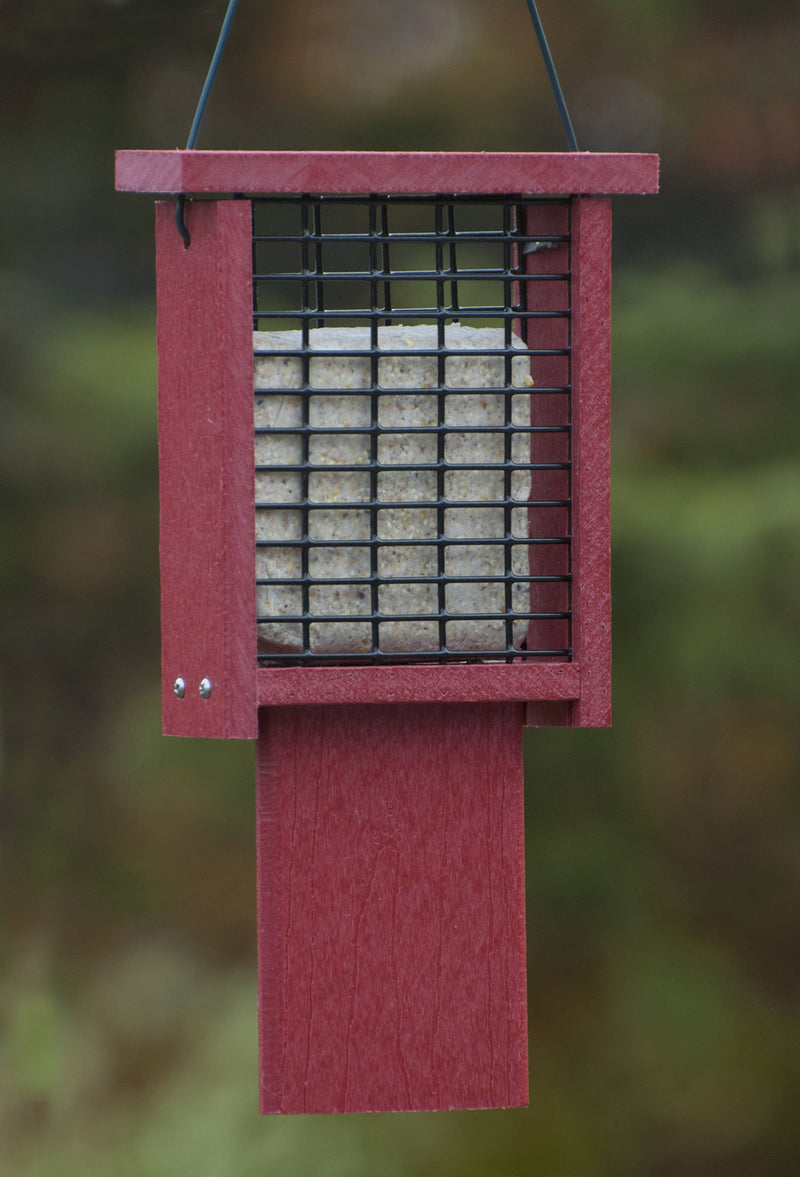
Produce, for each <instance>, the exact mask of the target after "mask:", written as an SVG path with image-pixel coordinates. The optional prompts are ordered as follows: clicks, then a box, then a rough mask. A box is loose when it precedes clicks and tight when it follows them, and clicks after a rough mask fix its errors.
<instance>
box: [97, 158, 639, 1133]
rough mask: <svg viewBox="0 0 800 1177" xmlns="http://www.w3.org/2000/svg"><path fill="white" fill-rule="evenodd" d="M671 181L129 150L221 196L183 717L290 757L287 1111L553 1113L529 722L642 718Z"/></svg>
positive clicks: (273, 1088)
mask: <svg viewBox="0 0 800 1177" xmlns="http://www.w3.org/2000/svg"><path fill="white" fill-rule="evenodd" d="M657 170H658V161H657V158H656V157H655V156H652V155H638V154H637V155H617V154H592V153H579V152H574V153H569V154H505V153H504V154H495V153H481V154H440V153H410V154H399V153H358V152H310V153H307V152H302V153H295V152H205V151H124V152H120V153H119V154H118V157H117V187H118V188H119V189H121V190H124V191H132V192H149V193H157V194H163V195H170V194H171V195H175V194H180V195H183V194H190V195H191V197H192V199H189V200H188V201H187V203H186V206H185V224H186V227H187V228H188V231H189V234H190V238H191V243H190V245H189V246H188V247H187V246H186V244H185V243H184V240H183V239H182V238H181V236H180V234H179V233H178V231H177V229H176V226H175V218H174V211H175V205H174V202H173V201H166V202H159V204H158V205H157V226H156V232H157V275H158V350H159V454H160V480H161V587H162V641H163V659H162V662H163V697H164V731H165V733H166V734H170V735H184V736H214V737H222V738H226V737H234V738H243V739H250V738H257V739H258V786H257V787H258V887H259V917H258V918H259V1007H260V1008H259V1024H260V1071H261V1108H262V1111H264V1112H357V1111H390V1110H414V1109H438V1108H477V1107H500V1106H518V1105H521V1104H524V1103H526V1102H527V1088H528V1081H527V1043H526V998H525V988H526V986H525V915H524V828H523V776H522V755H521V731H522V727H523V725H524V724H525V723H528V724H532V725H539V726H541V725H549V724H559V725H572V726H582V727H585V726H603V725H606V724H608V723H609V722H610V584H609V538H610V537H609V408H610V404H609V393H610V347H609V325H610V278H611V262H610V255H611V213H610V200H609V197H610V196H611V195H613V194H617V193H619V194H635V193H639V194H645V193H653V192H655V191H656V190H657ZM231 194H233V195H231ZM242 194H244V195H242Z"/></svg>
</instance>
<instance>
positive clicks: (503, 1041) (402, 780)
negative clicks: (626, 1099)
mask: <svg viewBox="0 0 800 1177" xmlns="http://www.w3.org/2000/svg"><path fill="white" fill-rule="evenodd" d="M260 716H261V726H260V736H259V744H258V749H259V759H258V809H257V821H258V827H257V837H258V887H259V1006H260V1019H259V1025H260V1075H261V1110H262V1111H263V1112H286V1113H292V1112H362V1111H399V1110H421V1109H439V1108H442V1109H445V1108H475V1107H505V1106H519V1105H521V1104H524V1103H526V1102H527V1043H526V984H525V916H524V830H523V782H522V759H521V740H520V731H521V718H522V713H521V706H520V705H519V704H515V703H505V704H497V703H491V704H476V705H466V704H462V705H449V704H444V705H440V706H421V705H410V706H386V707H382V706H377V707H309V708H303V707H288V708H280V707H279V708H269V709H267V708H265V709H262V711H261V712H260Z"/></svg>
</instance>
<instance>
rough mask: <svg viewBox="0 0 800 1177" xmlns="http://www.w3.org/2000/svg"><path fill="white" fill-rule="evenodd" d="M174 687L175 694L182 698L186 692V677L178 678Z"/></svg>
mask: <svg viewBox="0 0 800 1177" xmlns="http://www.w3.org/2000/svg"><path fill="white" fill-rule="evenodd" d="M172 689H173V691H174V692H175V694H176V695H177V696H178V698H179V699H182V698H183V696H184V695H185V694H186V679H185V678H176V679H175V682H174V683H173V684H172Z"/></svg>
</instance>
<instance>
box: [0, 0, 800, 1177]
mask: <svg viewBox="0 0 800 1177" xmlns="http://www.w3.org/2000/svg"><path fill="white" fill-rule="evenodd" d="M224 8H225V3H224V0H215V2H214V3H210V2H207V0H199V2H190V0H170V2H169V3H165V2H164V0H127V2H126V0H116V2H112V0H28V2H27V3H26V4H24V5H23V4H13V3H8V2H5V3H3V2H0V25H1V26H2V29H1V30H0V107H1V112H0V145H1V147H2V159H3V161H4V164H3V178H2V182H0V350H1V352H2V368H1V370H0V380H1V381H2V385H1V388H0V478H2V489H3V494H2V569H1V571H0V592H2V604H3V610H2V646H3V655H2V676H3V684H2V697H1V706H2V726H3V732H4V736H3V746H2V792H1V793H0V822H1V823H2V838H3V858H2V867H0V870H1V871H2V888H3V900H4V912H3V919H2V931H1V932H0V954H2V971H1V974H0V976H1V979H0V985H1V988H0V1171H2V1173H3V1177H5V1174H6V1173H8V1174H15V1175H20V1177H26V1175H27V1174H36V1175H37V1177H55V1175H59V1177H61V1175H71V1174H77V1173H81V1174H83V1173H86V1172H91V1173H92V1174H95V1175H97V1177H111V1175H114V1177H118V1175H119V1177H161V1175H165V1177H166V1175H169V1177H173V1175H175V1177H182V1175H183V1174H187V1175H189V1174H191V1177H206V1175H208V1177H212V1175H213V1177H217V1175H219V1174H236V1175H237V1177H249V1175H250V1174H253V1175H255V1174H258V1175H261V1174H266V1173H280V1174H281V1175H282V1177H301V1175H305V1174H309V1175H315V1177H316V1175H317V1174H319V1175H320V1177H340V1175H341V1177H351V1175H352V1177H361V1175H362V1174H363V1175H364V1177H367V1175H372V1174H375V1173H380V1174H382V1175H390V1177H393V1175H395V1174H397V1175H398V1177H400V1175H420V1177H422V1175H427V1174H437V1175H438V1177H449V1175H450V1174H453V1175H456V1174H466V1175H470V1174H475V1175H478V1174H481V1175H485V1177H504V1175H512V1174H513V1175H516V1174H523V1173H524V1174H529V1175H531V1177H538V1175H541V1177H634V1175H637V1177H638V1175H643V1177H644V1175H646V1177H662V1175H663V1177H674V1175H675V1174H692V1177H711V1175H717V1174H719V1175H723V1174H724V1177H796V1175H797V1173H798V1172H800V1117H798V1115H797V1109H798V1106H800V1051H799V1050H798V1038H799V1037H800V1029H799V1027H798V1013H799V1012H800V951H798V945H797V939H798V937H797V920H798V907H799V906H800V854H798V830H799V829H800V823H798V788H797V783H798V768H799V767H800V723H798V703H800V675H798V669H797V667H798V659H799V658H800V637H799V636H798V631H799V628H800V627H799V626H798V622H800V591H798V583H799V582H800V456H799V455H798V448H797V430H796V428H795V422H796V420H797V409H796V401H795V396H796V385H797V371H798V366H799V361H800V347H799V346H798V322H799V321H800V101H798V99H800V93H799V91H800V80H799V79H800V70H798V61H800V13H799V12H798V9H797V5H796V4H795V3H790V2H789V0H574V2H573V3H570V4H556V3H555V2H554V0H542V4H541V8H542V16H543V19H544V22H545V27H546V29H547V31H548V35H549V38H550V42H551V45H552V47H553V50H554V54H555V56H556V60H557V63H558V65H559V69H560V73H561V77H562V82H563V85H564V89H565V91H566V94H567V97H568V100H569V103H570V107H571V111H572V114H573V118H574V121H575V124H576V129H577V133H578V137H579V141H580V143H581V146H582V147H583V148H591V149H596V150H654V151H658V152H660V153H661V155H662V161H663V193H662V195H661V196H659V197H658V198H646V199H639V198H620V199H618V200H617V201H616V202H615V224H616V239H615V264H616V271H615V306H614V310H615V322H614V351H615V380H614V403H615V417H614V450H615V474H614V523H615V539H614V543H615V547H614V561H615V563H614V569H615V726H614V728H613V729H612V730H611V731H599V732H592V731H583V732H581V731H559V730H554V731H534V732H529V733H528V734H527V736H526V765H527V770H528V797H527V815H528V838H527V846H528V921H529V972H530V1036H531V1059H532V1064H531V1065H532V1099H531V1107H530V1110H527V1111H513V1112H483V1113H469V1114H467V1113H447V1114H445V1113H441V1114H419V1115H411V1116H408V1115H405V1116H373V1117H369V1116H353V1117H318V1118H297V1119H292V1118H289V1119H285V1120H270V1119H261V1118H259V1117H258V1115H257V1114H256V1097H257V1074H256V1011H255V966H254V960H255V910H254V845H253V838H254V833H253V819H252V775H253V753H252V746H250V745H240V744H228V745H223V744H217V743H207V742H200V741H198V742H193V741H176V740H166V739H164V738H162V736H161V735H160V726H159V700H158V663H159V649H158V632H157V630H158V599H157V587H156V577H157V535H156V510H157V488H156V445H155V355H154V306H153V256H152V254H153V248H152V220H153V215H152V207H151V205H152V202H151V200H150V198H148V197H134V196H122V195H117V194H115V192H114V186H113V150H114V148H116V147H175V146H180V145H182V144H183V143H184V142H185V140H186V135H187V133H188V127H189V124H190V121H191V117H192V114H193V112H194V107H195V103H196V101H197V97H198V94H199V90H200V86H201V84H202V81H203V78H204V76H205V70H206V67H207V65H208V62H209V60H210V56H211V52H212V50H213V45H214V43H215V40H216V35H217V32H218V29H219V26H220V23H221V19H222V15H223V12H224ZM199 146H206V147H252V148H273V147H275V148H291V147H297V148H302V147H342V148H345V147H358V148H439V149H442V148H444V149H458V148H463V149H478V150H480V149H512V150H526V149H530V150H561V149H562V133H561V130H560V126H559V124H558V120H557V116H556V114H555V110H554V106H553V102H552V98H551V96H550V93H549V90H548V87H547V83H546V78H545V74H544V69H543V67H542V64H541V61H540V58H539V56H538V51H537V48H536V43H535V39H534V34H533V29H532V27H531V25H530V22H529V19H528V15H527V12H526V10H525V5H524V4H523V0H402V2H401V0H397V2H395V3H389V2H388V0H339V2H338V3H334V2H332V0H296V2H295V3H288V2H286V0H284V2H283V3H267V2H262V3H258V2H255V0H253V2H248V0H245V2H244V3H242V4H241V5H240V10H239V14H238V16H237V18H236V22H235V24H234V29H233V34H232V40H231V44H230V47H229V51H228V55H227V57H226V59H225V62H224V64H223V67H222V71H221V74H220V77H219V81H218V83H217V88H216V90H215V93H214V96H213V98H212V101H211V104H210V107H209V111H208V115H207V118H206V122H205V124H204V129H203V132H202V135H201V139H200V143H199Z"/></svg>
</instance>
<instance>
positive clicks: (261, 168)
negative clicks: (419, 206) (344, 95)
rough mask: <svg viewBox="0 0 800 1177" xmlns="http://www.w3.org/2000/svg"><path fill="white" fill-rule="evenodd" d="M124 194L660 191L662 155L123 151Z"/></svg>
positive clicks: (120, 176) (119, 173)
mask: <svg viewBox="0 0 800 1177" xmlns="http://www.w3.org/2000/svg"><path fill="white" fill-rule="evenodd" d="M116 183H117V188H118V189H119V190H120V191H123V192H152V193H162V194H165V195H166V194H168V193H173V194H174V193H179V192H184V193H192V192H194V193H198V194H199V193H229V192H245V193H248V194H253V195H255V194H257V193H279V192H330V193H354V194H355V193H366V194H369V193H371V192H391V193H396V194H400V193H437V192H445V193H470V192H472V193H487V194H488V193H504V192H508V193H521V194H528V195H534V196H535V195H542V196H547V195H571V194H573V193H598V194H612V193H620V194H622V193H628V194H642V195H643V194H645V193H651V192H656V191H657V190H658V156H656V155H642V154H634V153H631V154H623V153H607V154H606V153H599V152H588V151H587V152H524V153H523V152H497V151H486V152H440V151H433V152H421V151H407V152H402V151H372V152H364V151H119V152H117V164H116Z"/></svg>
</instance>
